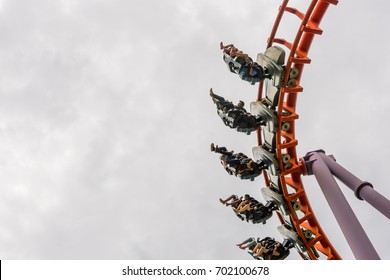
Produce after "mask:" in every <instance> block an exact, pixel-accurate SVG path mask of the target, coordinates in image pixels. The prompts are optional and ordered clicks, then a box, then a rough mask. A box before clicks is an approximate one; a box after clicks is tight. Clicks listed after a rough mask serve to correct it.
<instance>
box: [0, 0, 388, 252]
mask: <svg viewBox="0 0 390 280" xmlns="http://www.w3.org/2000/svg"><path fill="white" fill-rule="evenodd" d="M290 2H292V4H291V5H292V6H296V7H297V6H298V7H303V6H305V4H302V3H301V2H305V3H308V2H309V1H290ZM278 6H279V1H273V0H245V1H239V2H238V1H232V0H224V1H207V0H196V1H195V0H167V1H152V0H143V1H133V0H129V1H125V0H110V1H108V0H96V1H93V0H83V1H75V0H66V1H65V0H64V1H60V0H57V1H49V0H35V1H27V0H12V1H11V0H1V1H0V259H250V256H249V255H248V254H246V253H245V252H244V251H241V250H239V249H238V248H237V247H236V246H235V244H236V243H239V242H241V241H243V240H244V239H246V238H247V237H250V236H255V237H263V236H272V237H275V238H276V239H278V240H281V239H282V237H281V235H280V234H279V233H278V231H277V230H276V226H277V225H278V220H277V219H276V218H273V219H271V220H270V221H269V222H267V224H266V225H253V224H247V223H245V222H241V221H240V220H239V219H237V218H236V217H235V216H234V214H233V213H232V211H231V209H229V208H226V207H224V206H223V205H221V204H220V203H219V201H218V199H219V198H220V197H222V198H225V197H227V196H229V195H230V194H233V193H234V194H238V195H242V194H245V193H250V194H251V195H252V196H254V197H256V198H258V199H259V200H262V197H261V193H260V188H261V187H263V185H264V183H263V180H262V178H258V179H257V180H255V181H254V182H246V181H240V180H239V179H237V178H235V177H232V176H229V175H228V174H227V173H226V172H225V171H224V170H223V168H222V166H221V165H220V163H219V159H218V156H217V155H216V154H212V153H210V151H209V145H210V143H211V142H214V143H216V144H218V145H221V146H227V147H228V148H229V149H234V150H235V151H241V152H244V153H246V154H248V155H251V149H252V147H253V146H255V145H256V141H257V140H256V137H255V135H250V136H246V135H244V134H237V133H236V132H235V131H233V130H229V129H228V128H227V127H225V126H224V125H223V124H222V122H221V120H220V119H219V117H218V116H217V114H216V111H215V108H214V104H213V103H212V102H211V100H210V97H209V96H208V90H209V88H210V87H212V88H213V89H214V91H215V92H216V93H217V94H221V95H223V96H225V97H226V98H228V99H229V100H232V101H234V102H236V101H238V100H244V101H245V102H246V103H247V105H249V103H250V101H252V100H254V99H255V98H256V96H257V86H251V85H249V84H248V83H245V82H243V81H241V80H240V79H239V78H238V77H237V76H235V75H233V74H232V73H230V72H228V70H227V67H226V66H225V64H224V63H223V61H222V56H221V52H220V50H219V42H221V41H223V42H225V43H235V44H236V46H238V47H239V48H240V49H243V50H244V51H246V52H247V53H249V54H250V55H251V56H252V57H256V54H257V53H258V52H264V47H265V45H266V40H267V38H268V35H269V32H270V30H271V27H272V25H273V21H274V19H275V16H276V13H277V8H278ZM389 8H390V4H389V3H388V2H387V1H383V0H381V1H375V2H373V1H371V2H370V1H363V0H358V1H340V3H339V5H338V6H336V7H334V6H331V7H330V8H329V10H328V13H327V14H326V15H325V18H324V19H323V22H322V24H321V27H322V28H323V29H324V34H323V35H322V36H319V37H316V38H315V41H314V43H313V45H312V48H311V51H310V57H311V58H312V63H311V64H310V65H308V66H306V67H305V69H304V74H303V78H302V81H301V84H302V86H303V88H304V91H303V92H302V93H300V95H299V99H298V106H297V112H298V113H299V114H300V118H299V120H298V121H297V124H296V126H297V129H296V135H297V138H298V140H299V146H298V154H299V156H303V155H305V154H306V152H308V151H311V150H314V149H319V148H322V149H324V150H326V152H327V153H329V154H333V155H334V156H335V157H336V158H337V161H338V162H339V163H341V164H342V165H344V166H345V167H347V168H348V169H349V170H351V171H352V172H354V173H356V174H357V175H358V176H359V177H360V178H361V179H363V180H367V181H370V182H372V183H373V184H374V186H375V187H376V189H377V190H378V191H379V192H381V193H382V194H384V195H385V196H387V197H390V188H389V182H388V168H389V161H388V158H390V151H389V150H388V139H389V128H388V121H387V120H388V119H389V118H390V111H389V108H390V97H389V94H388V91H389V87H388V82H387V81H388V74H389V70H388V65H389V61H390V55H389V53H388V50H389V49H390V35H389V30H388V29H389V28H388V27H389V25H390V20H389V19H388V18H387V13H388V12H387V11H388V10H389ZM386 18H387V19H386ZM298 23H299V22H298V21H297V19H295V18H294V17H293V16H292V15H286V17H285V20H284V21H283V22H282V27H281V29H280V33H279V36H280V37H284V38H286V39H290V40H291V39H293V37H294V35H295V33H296V30H297V24H298ZM304 182H305V186H306V189H307V192H308V194H309V198H310V201H311V203H312V206H313V208H314V211H315V213H316V215H317V218H318V219H319V220H320V222H321V225H322V226H323V228H324V230H325V231H326V233H327V235H328V237H329V238H330V239H331V241H332V242H333V244H334V245H335V247H336V248H337V249H338V251H339V253H340V254H341V255H342V256H343V257H344V258H346V259H353V255H352V253H351V252H350V250H349V248H348V246H347V244H346V241H345V239H344V238H343V237H342V235H341V231H340V230H339V228H338V226H337V224H336V221H335V219H334V218H333V216H332V214H331V212H330V210H329V209H327V206H326V202H325V200H324V199H323V197H322V194H321V192H320V191H319V187H318V185H317V184H316V182H315V180H314V179H313V178H309V177H307V178H306V177H305V178H304ZM345 195H346V197H347V198H348V199H349V200H350V202H351V205H352V207H353V208H354V210H356V213H357V215H358V216H359V219H360V221H361V223H362V225H363V226H364V228H365V229H366V231H367V234H368V236H369V237H370V238H371V240H372V243H373V244H374V246H375V247H376V248H377V251H378V253H379V255H380V256H381V257H382V258H383V259H390V245H389V241H388V236H389V234H390V222H389V220H388V219H387V218H385V217H383V216H382V215H381V214H379V213H378V212H377V211H376V210H374V209H372V208H371V207H370V206H369V205H367V204H366V203H364V202H362V201H358V200H356V199H355V198H354V196H353V194H352V193H351V192H350V191H349V190H348V189H345ZM298 258H299V257H298V255H297V254H296V253H295V252H292V254H291V257H290V259H298Z"/></svg>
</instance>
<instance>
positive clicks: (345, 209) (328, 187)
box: [303, 151, 380, 260]
mask: <svg viewBox="0 0 390 280" xmlns="http://www.w3.org/2000/svg"><path fill="white" fill-rule="evenodd" d="M321 153H323V154H324V153H325V152H324V151H314V152H310V153H308V154H306V156H305V157H304V158H303V159H304V163H305V166H306V170H307V174H308V175H312V174H314V176H315V177H316V179H317V181H318V184H319V185H320V187H321V190H322V192H323V194H324V196H325V198H326V200H327V201H328V204H329V206H330V208H331V210H332V212H333V214H334V216H335V218H336V220H337V223H338V224H339V226H340V229H341V231H342V232H343V234H344V236H345V238H346V240H347V242H348V244H349V246H350V248H351V250H352V253H353V254H354V256H355V258H356V259H357V260H379V259H380V257H379V255H378V253H377V252H376V250H375V248H374V246H373V245H372V243H371V241H370V239H369V238H368V236H367V234H366V232H365V231H364V229H363V227H362V226H361V224H360V222H359V220H358V219H357V217H356V215H355V213H354V212H353V210H352V208H351V206H350V205H349V204H348V201H347V200H346V198H345V196H344V194H343V193H342V192H341V190H340V188H339V186H338V184H337V182H336V180H335V178H334V177H333V175H332V173H331V172H330V170H329V168H328V166H327V164H326V162H325V161H324V160H323V158H322V156H321V155H320V154H321Z"/></svg>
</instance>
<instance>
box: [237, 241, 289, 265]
mask: <svg viewBox="0 0 390 280" xmlns="http://www.w3.org/2000/svg"><path fill="white" fill-rule="evenodd" d="M237 246H238V247H239V248H240V249H242V250H245V249H247V248H248V249H249V251H248V253H249V254H250V255H251V256H252V257H253V258H254V259H257V260H260V259H263V260H284V259H285V258H286V257H287V256H288V255H289V254H290V248H292V247H294V245H293V244H292V243H291V242H290V241H289V240H284V242H283V244H282V243H280V242H279V241H276V240H275V239H274V238H271V237H265V238H263V239H260V238H257V239H255V238H253V237H250V238H248V239H246V240H245V241H243V242H242V243H240V244H237Z"/></svg>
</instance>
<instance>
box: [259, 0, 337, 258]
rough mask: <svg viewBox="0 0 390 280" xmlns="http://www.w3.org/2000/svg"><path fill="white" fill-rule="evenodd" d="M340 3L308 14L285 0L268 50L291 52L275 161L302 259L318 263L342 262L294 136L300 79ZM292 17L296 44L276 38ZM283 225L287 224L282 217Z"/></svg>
mask: <svg viewBox="0 0 390 280" xmlns="http://www.w3.org/2000/svg"><path fill="white" fill-rule="evenodd" d="M337 3H338V1H337V0H312V1H311V3H310V4H309V6H308V8H307V10H306V12H305V13H303V12H301V11H299V10H297V9H295V8H293V7H290V6H288V4H289V0H284V1H283V2H282V4H281V5H280V7H279V12H278V15H277V17H276V20H275V23H274V25H273V28H272V31H271V34H270V36H269V38H268V44H267V48H269V47H271V46H273V45H275V44H278V45H282V46H284V47H285V48H286V49H287V50H289V56H288V60H287V62H286V65H285V73H286V74H285V75H286V76H285V78H284V83H283V85H282V87H281V90H280V95H279V100H278V106H277V117H278V130H277V133H276V157H277V159H278V162H279V166H280V175H279V179H280V184H281V186H282V192H283V196H284V198H285V200H286V202H287V204H288V207H289V210H290V219H291V224H290V226H292V227H293V228H294V230H295V231H296V232H297V233H298V235H299V237H300V239H301V240H302V242H303V244H304V246H305V247H306V250H307V256H304V255H302V254H301V256H302V257H303V258H310V259H318V258H319V257H320V256H319V254H318V253H317V252H320V253H322V254H323V255H324V256H325V257H326V258H327V259H330V260H331V259H341V257H340V255H339V254H338V253H337V251H336V249H335V248H334V247H333V245H332V244H331V242H330V241H329V240H328V238H327V237H326V235H325V233H324V231H323V229H322V228H321V226H320V224H319V222H318V220H317V218H316V217H315V215H314V212H313V210H312V207H311V206H310V203H309V199H308V197H307V195H306V192H305V188H304V185H303V183H302V180H301V175H304V174H305V168H304V165H303V163H302V161H301V159H299V158H298V157H297V152H296V146H297V145H298V141H297V139H296V136H295V121H296V120H297V119H298V117H299V115H298V114H297V113H296V103H297V98H298V95H299V93H301V92H302V91H303V88H302V87H301V85H300V80H301V75H302V73H303V68H304V66H305V64H309V63H310V62H311V59H310V58H309V57H308V53H309V49H310V46H311V44H312V42H313V39H314V37H315V36H316V35H321V34H322V30H321V29H320V28H319V25H320V22H321V20H322V18H323V16H324V15H325V13H326V11H327V9H328V7H329V6H330V5H337ZM286 12H287V13H290V14H293V15H295V16H296V17H297V19H298V20H300V25H299V29H298V31H297V34H296V36H295V40H294V41H293V42H288V41H287V40H285V39H283V38H279V37H276V35H277V31H278V28H279V25H280V23H281V21H282V18H283V15H284V14H285V13H286ZM292 68H296V69H298V70H299V74H298V76H297V77H296V81H297V83H296V86H295V87H288V86H287V81H288V75H289V73H290V69H292ZM262 92H263V83H260V85H259V91H258V98H257V101H261V100H262V99H263V97H262ZM284 123H289V129H288V130H282V129H281V127H282V124H284ZM257 137H258V145H259V146H261V145H262V137H261V130H260V129H259V130H258V131H257ZM285 154H288V155H289V156H290V158H291V159H290V165H289V167H288V168H284V167H283V166H285V165H284V164H283V161H282V155H285ZM264 178H265V182H266V184H267V185H268V186H269V185H270V179H269V176H268V173H267V171H264ZM296 201H298V202H299V204H300V209H298V210H297V209H294V206H293V204H294V203H295V202H296ZM279 219H280V221H281V223H282V224H284V223H285V220H284V219H283V218H282V217H281V215H279ZM306 232H310V233H312V235H311V237H310V238H308V237H307V235H306V237H305V233H306Z"/></svg>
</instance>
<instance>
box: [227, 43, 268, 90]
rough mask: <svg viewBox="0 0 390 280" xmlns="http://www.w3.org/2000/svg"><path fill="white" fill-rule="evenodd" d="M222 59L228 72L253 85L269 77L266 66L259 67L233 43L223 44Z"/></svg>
mask: <svg viewBox="0 0 390 280" xmlns="http://www.w3.org/2000/svg"><path fill="white" fill-rule="evenodd" d="M220 48H221V50H223V61H225V63H226V64H227V66H228V68H229V70H230V72H232V73H235V74H237V75H238V76H239V77H240V78H241V79H242V80H244V81H247V82H249V83H250V84H252V85H254V84H255V83H258V82H261V81H263V80H264V79H271V75H270V74H269V73H268V70H267V69H266V68H263V67H261V66H260V65H259V64H257V63H256V62H254V61H253V59H252V58H250V57H249V56H248V55H247V54H245V53H243V52H242V51H240V50H238V49H237V48H236V47H235V46H234V45H233V44H229V45H226V46H225V45H223V43H222V42H221V43H220Z"/></svg>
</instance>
